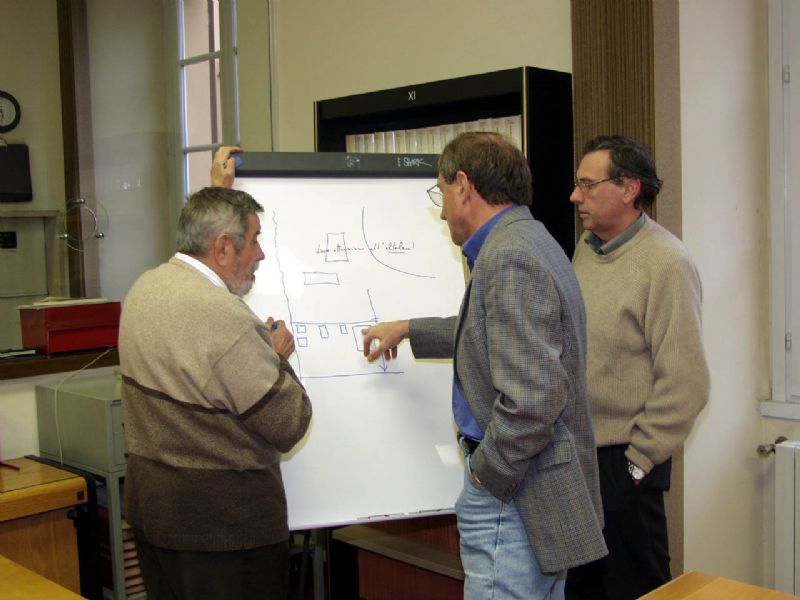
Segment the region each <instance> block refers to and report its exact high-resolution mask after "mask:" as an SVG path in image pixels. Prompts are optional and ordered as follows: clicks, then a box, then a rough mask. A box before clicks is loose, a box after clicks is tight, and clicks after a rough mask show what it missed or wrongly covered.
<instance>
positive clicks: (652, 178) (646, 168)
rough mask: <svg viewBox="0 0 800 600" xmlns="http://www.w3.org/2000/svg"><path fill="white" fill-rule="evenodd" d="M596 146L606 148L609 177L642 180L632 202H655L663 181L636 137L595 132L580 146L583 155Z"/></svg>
mask: <svg viewBox="0 0 800 600" xmlns="http://www.w3.org/2000/svg"><path fill="white" fill-rule="evenodd" d="M598 150H608V151H609V158H610V164H609V167H608V176H609V178H611V179H619V178H622V177H627V178H629V179H638V180H639V181H641V183H642V187H641V190H640V191H639V196H638V197H637V198H636V201H635V206H636V208H640V207H642V206H650V205H651V204H652V203H653V202H655V199H656V196H657V195H658V192H659V190H660V189H661V186H662V185H663V183H664V182H663V181H661V180H660V179H659V178H658V175H657V174H656V164H655V162H654V161H653V157H651V156H650V153H649V152H648V151H647V149H646V148H645V147H644V146H643V145H642V144H641V143H639V142H637V141H636V140H634V139H632V138H629V137H625V136H623V135H599V136H597V137H596V138H594V139H592V140H589V141H588V142H587V143H586V146H584V148H583V153H584V155H586V154H589V153H590V152H597V151H598Z"/></svg>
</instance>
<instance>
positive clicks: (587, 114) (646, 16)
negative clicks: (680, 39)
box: [572, 0, 655, 164]
mask: <svg viewBox="0 0 800 600" xmlns="http://www.w3.org/2000/svg"><path fill="white" fill-rule="evenodd" d="M572 75H573V88H574V102H575V152H576V161H575V164H578V161H579V160H580V158H581V155H582V149H583V146H584V144H585V143H586V142H587V141H589V140H590V139H591V138H593V137H594V136H596V135H599V134H603V133H619V134H623V135H627V136H630V137H632V138H635V139H638V140H639V141H641V142H642V143H644V144H645V146H647V147H648V148H650V149H651V150H652V149H653V148H654V145H655V144H654V143H655V109H654V98H655V93H654V74H653V7H652V0H572Z"/></svg>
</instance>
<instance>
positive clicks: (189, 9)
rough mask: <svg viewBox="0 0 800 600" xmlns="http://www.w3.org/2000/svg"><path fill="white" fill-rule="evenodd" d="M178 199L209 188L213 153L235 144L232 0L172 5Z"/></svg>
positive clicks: (195, 0) (235, 59) (191, 0)
mask: <svg viewBox="0 0 800 600" xmlns="http://www.w3.org/2000/svg"><path fill="white" fill-rule="evenodd" d="M178 38H179V39H178V42H179V43H178V48H179V57H178V69H179V73H178V88H179V96H180V119H179V123H180V126H179V129H180V152H181V157H182V165H181V172H182V182H183V195H184V198H188V197H189V195H190V194H191V193H192V192H194V191H196V190H198V189H200V188H202V187H205V186H207V185H208V184H209V170H210V167H211V158H212V156H213V152H214V150H215V149H216V148H217V147H218V146H220V145H223V144H226V145H238V143H239V137H240V136H239V108H238V107H239V98H238V57H237V40H236V0H179V1H178Z"/></svg>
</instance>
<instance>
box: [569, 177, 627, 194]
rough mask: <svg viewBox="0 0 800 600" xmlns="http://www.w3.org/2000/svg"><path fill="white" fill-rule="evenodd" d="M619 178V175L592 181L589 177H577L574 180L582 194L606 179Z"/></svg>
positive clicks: (616, 179)
mask: <svg viewBox="0 0 800 600" xmlns="http://www.w3.org/2000/svg"><path fill="white" fill-rule="evenodd" d="M619 179H620V178H619V177H607V178H605V179H598V180H597V181H592V180H591V179H577V180H576V181H575V187H578V188H581V191H582V192H583V193H584V194H588V193H589V192H590V191H592V188H593V187H594V186H596V185H600V184H601V183H605V182H606V181H619Z"/></svg>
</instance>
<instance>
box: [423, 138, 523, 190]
mask: <svg viewBox="0 0 800 600" xmlns="http://www.w3.org/2000/svg"><path fill="white" fill-rule="evenodd" d="M459 171H464V173H466V175H467V178H468V179H469V180H470V181H471V182H472V185H474V186H475V189H476V190H477V191H478V193H479V194H480V195H481V197H482V198H483V199H484V200H486V201H487V202H488V203H489V204H505V203H506V202H513V203H514V204H520V205H523V206H530V205H531V200H532V196H533V185H532V182H531V170H530V167H529V166H528V160H527V159H526V158H525V155H524V154H522V152H520V150H519V149H518V148H517V147H516V146H514V145H513V144H512V143H511V142H509V141H508V140H507V139H506V138H504V137H503V136H502V135H500V134H499V133H485V132H467V133H462V134H461V135H459V136H458V137H456V138H455V139H453V140H452V141H450V143H448V144H447V146H445V147H444V150H442V154H441V156H439V174H440V175H441V176H442V179H444V180H445V182H447V183H453V181H454V180H455V178H456V174H457V173H458V172H459Z"/></svg>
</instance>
